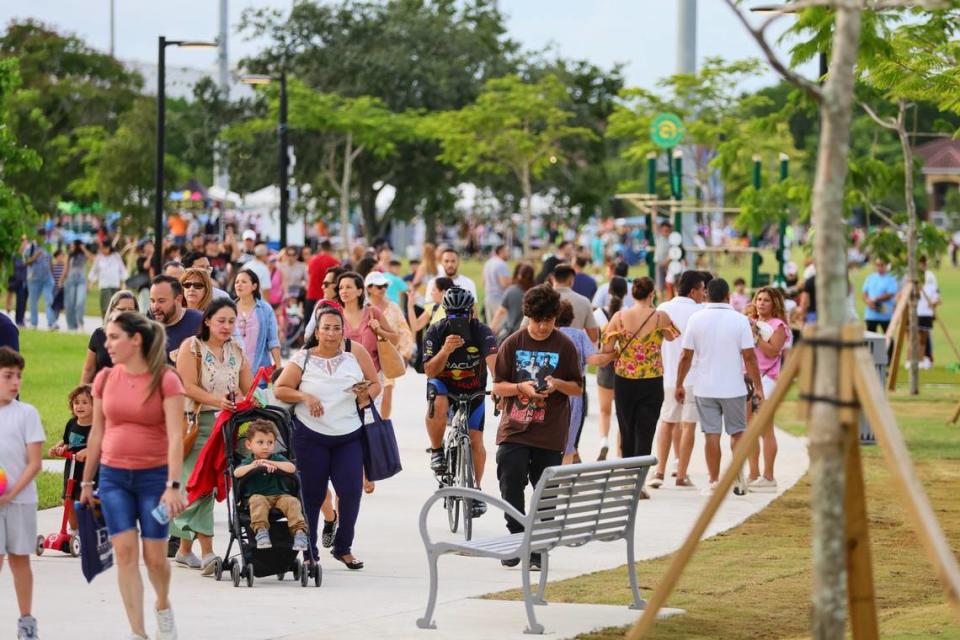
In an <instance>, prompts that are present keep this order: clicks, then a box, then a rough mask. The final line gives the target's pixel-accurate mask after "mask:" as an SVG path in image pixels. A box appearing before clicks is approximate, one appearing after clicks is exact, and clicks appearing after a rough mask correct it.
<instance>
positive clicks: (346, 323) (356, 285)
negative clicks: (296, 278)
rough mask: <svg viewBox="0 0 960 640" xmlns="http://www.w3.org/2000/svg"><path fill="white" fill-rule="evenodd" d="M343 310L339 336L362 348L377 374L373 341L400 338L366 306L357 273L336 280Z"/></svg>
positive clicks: (383, 320)
mask: <svg viewBox="0 0 960 640" xmlns="http://www.w3.org/2000/svg"><path fill="white" fill-rule="evenodd" d="M336 302H338V303H339V304H340V307H341V308H342V309H343V335H344V337H345V338H350V339H351V340H353V341H354V342H359V343H360V344H362V345H363V347H364V349H366V350H367V353H369V354H370V357H371V358H373V366H374V367H375V368H376V370H377V373H380V356H379V355H378V354H377V340H378V339H383V340H389V341H390V342H391V343H392V344H396V342H397V341H398V340H399V339H400V334H399V333H397V332H396V331H395V330H394V329H393V327H392V326H391V325H390V321H389V320H387V319H386V318H385V317H384V315H383V313H382V312H381V311H380V310H379V309H377V308H375V307H371V306H370V305H368V304H366V295H365V294H364V290H363V278H362V277H360V274H358V273H354V272H352V271H348V272H346V273H343V274H341V275H340V277H338V278H337V300H336Z"/></svg>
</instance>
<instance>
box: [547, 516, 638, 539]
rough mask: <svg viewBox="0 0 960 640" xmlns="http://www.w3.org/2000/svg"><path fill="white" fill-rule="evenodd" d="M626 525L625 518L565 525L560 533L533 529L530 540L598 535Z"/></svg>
mask: <svg viewBox="0 0 960 640" xmlns="http://www.w3.org/2000/svg"><path fill="white" fill-rule="evenodd" d="M626 526H627V520H626V519H623V520H611V521H602V520H601V521H600V522H597V523H596V524H594V523H589V524H580V525H577V526H575V527H566V528H564V530H563V534H562V535H561V534H560V531H559V530H557V529H554V530H537V531H533V532H532V533H531V534H530V540H531V541H536V542H542V541H544V540H551V539H554V540H563V541H565V540H567V539H568V538H574V537H577V536H579V535H588V536H591V537H596V536H597V535H600V533H601V532H606V533H609V532H610V531H611V530H615V531H616V530H621V529H623V528H625V527H626Z"/></svg>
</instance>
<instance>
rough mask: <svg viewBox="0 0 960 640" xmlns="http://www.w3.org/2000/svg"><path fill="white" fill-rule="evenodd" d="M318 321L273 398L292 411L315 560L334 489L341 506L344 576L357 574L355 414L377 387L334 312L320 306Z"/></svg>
mask: <svg viewBox="0 0 960 640" xmlns="http://www.w3.org/2000/svg"><path fill="white" fill-rule="evenodd" d="M316 316H317V330H316V332H315V333H314V335H312V336H310V337H309V339H308V340H307V344H306V345H305V347H304V348H303V349H302V350H301V351H299V352H298V353H297V354H296V355H294V357H293V358H292V359H291V361H290V363H289V364H288V365H287V366H286V367H284V369H283V373H282V374H281V375H280V378H279V379H278V380H277V382H276V386H275V393H276V396H277V399H278V400H281V401H283V402H288V403H290V404H294V405H295V406H294V436H293V446H294V449H295V451H296V454H297V468H298V469H299V470H300V478H301V480H302V483H303V499H304V509H305V511H306V516H307V522H308V523H309V527H310V544H311V546H312V547H313V549H314V554H316V553H317V524H318V520H319V516H320V507H321V505H322V504H323V500H324V498H325V497H326V493H327V484H328V483H329V482H332V483H333V488H334V490H335V491H336V493H337V498H338V500H339V525H338V527H337V533H336V536H335V537H334V541H333V551H332V555H333V557H334V558H336V559H337V560H339V561H340V562H342V563H343V564H344V565H346V566H347V568H348V569H362V568H363V563H362V562H360V561H359V560H357V558H356V556H354V555H353V552H352V550H351V547H352V545H353V536H354V527H355V525H356V522H357V516H358V514H359V512H360V497H361V495H362V494H363V444H362V441H363V434H362V432H361V430H360V429H361V426H362V424H361V420H360V414H359V411H358V406H359V407H364V406H366V405H368V404H370V399H371V398H373V397H376V396H377V394H379V393H380V379H379V376H378V375H377V370H376V368H375V367H374V365H373V359H372V358H371V357H370V354H369V353H367V350H366V349H364V348H363V345H361V344H360V343H358V342H355V341H352V340H347V341H345V340H344V338H343V315H342V314H341V312H340V310H339V309H338V308H336V307H332V306H328V305H322V306H320V307H319V311H318V312H317V314H316Z"/></svg>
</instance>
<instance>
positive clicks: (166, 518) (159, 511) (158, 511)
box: [150, 502, 170, 524]
mask: <svg viewBox="0 0 960 640" xmlns="http://www.w3.org/2000/svg"><path fill="white" fill-rule="evenodd" d="M150 514H151V515H152V516H153V519H154V520H156V521H157V522H159V523H160V524H167V523H168V522H170V514H168V513H167V505H165V504H163V503H162V502H161V503H160V504H158V505H157V506H156V507H154V508H153V511H151V512H150Z"/></svg>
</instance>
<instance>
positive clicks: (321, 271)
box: [307, 252, 340, 300]
mask: <svg viewBox="0 0 960 640" xmlns="http://www.w3.org/2000/svg"><path fill="white" fill-rule="evenodd" d="M339 266H340V262H339V261H338V260H337V259H336V258H334V257H333V256H332V255H330V254H329V253H324V252H321V253H318V254H317V255H315V256H313V257H312V258H311V259H310V264H308V265H307V300H321V299H322V298H323V279H324V277H326V275H327V269H332V268H333V267H339Z"/></svg>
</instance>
